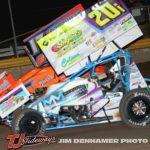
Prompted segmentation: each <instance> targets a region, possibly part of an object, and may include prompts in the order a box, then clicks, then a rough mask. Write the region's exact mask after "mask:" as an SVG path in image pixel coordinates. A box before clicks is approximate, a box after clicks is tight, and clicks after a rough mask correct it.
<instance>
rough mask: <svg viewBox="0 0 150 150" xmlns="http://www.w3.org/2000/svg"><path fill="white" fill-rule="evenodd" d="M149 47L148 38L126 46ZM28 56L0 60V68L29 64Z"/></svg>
mask: <svg viewBox="0 0 150 150" xmlns="http://www.w3.org/2000/svg"><path fill="white" fill-rule="evenodd" d="M143 48H150V38H147V39H141V40H138V41H136V42H135V43H133V44H131V45H130V46H128V47H127V49H128V50H133V49H143ZM31 64H32V62H31V60H30V59H29V57H27V56H26V57H18V58H11V59H4V60H0V69H5V68H13V67H21V66H26V65H31Z"/></svg>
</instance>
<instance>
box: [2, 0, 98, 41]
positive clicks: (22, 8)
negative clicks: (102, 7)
mask: <svg viewBox="0 0 150 150" xmlns="http://www.w3.org/2000/svg"><path fill="white" fill-rule="evenodd" d="M1 1H2V2H0V18H1V21H0V41H2V40H4V39H6V38H9V37H11V36H12V29H11V22H10V16H9V9H8V0H1ZM10 2H11V7H12V13H13V18H14V25H15V30H16V35H18V34H22V33H24V32H27V31H30V30H32V29H36V28H39V27H41V26H44V25H45V24H47V23H49V22H50V21H52V20H53V19H55V18H56V17H58V16H60V15H61V14H63V13H65V12H66V11H68V10H69V9H71V8H73V7H74V6H76V5H77V4H79V3H82V4H83V5H84V7H85V8H88V7H89V6H90V5H92V4H94V3H96V2H97V0H10Z"/></svg>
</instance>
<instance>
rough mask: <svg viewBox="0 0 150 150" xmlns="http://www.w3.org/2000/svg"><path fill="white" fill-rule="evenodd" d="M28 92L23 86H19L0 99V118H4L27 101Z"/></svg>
mask: <svg viewBox="0 0 150 150" xmlns="http://www.w3.org/2000/svg"><path fill="white" fill-rule="evenodd" d="M29 95H30V94H29V92H28V91H27V89H26V88H25V86H24V85H22V84H21V85H19V86H18V87H16V88H15V89H14V90H12V91H10V92H9V93H8V94H6V95H5V96H3V97H2V98H0V117H1V118H5V117H6V116H8V115H9V114H11V113H12V112H13V111H15V110H16V109H17V108H19V107H20V106H22V105H23V104H24V103H26V102H27V101H28V100H29Z"/></svg>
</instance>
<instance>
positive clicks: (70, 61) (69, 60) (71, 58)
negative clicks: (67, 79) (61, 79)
mask: <svg viewBox="0 0 150 150" xmlns="http://www.w3.org/2000/svg"><path fill="white" fill-rule="evenodd" d="M79 58H80V54H79V53H78V54H75V55H73V56H69V57H68V58H64V59H63V60H62V62H61V66H62V67H63V68H65V67H66V66H70V65H71V64H73V63H74V62H75V61H77V60H78V59H79Z"/></svg>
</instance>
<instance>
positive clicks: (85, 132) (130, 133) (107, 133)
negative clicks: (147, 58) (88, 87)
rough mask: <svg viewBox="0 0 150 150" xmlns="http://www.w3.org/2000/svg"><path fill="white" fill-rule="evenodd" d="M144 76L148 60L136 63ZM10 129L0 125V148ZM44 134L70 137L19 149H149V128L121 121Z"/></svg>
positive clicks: (148, 72) (148, 69)
mask: <svg viewBox="0 0 150 150" xmlns="http://www.w3.org/2000/svg"><path fill="white" fill-rule="evenodd" d="M138 66H139V68H140V70H141V72H142V74H143V76H144V77H150V62H148V63H144V64H139V65H138ZM9 134H11V130H10V129H9V128H8V127H6V126H4V125H1V126H0V150H7V146H8V140H7V136H8V135H9ZM46 135H47V136H49V137H51V136H55V137H56V139H57V141H59V140H60V139H71V140H72V142H71V143H69V144H60V143H58V142H57V143H54V144H47V143H45V144H41V145H36V146H30V147H22V148H21V150H77V149H79V150H149V149H150V128H143V129H135V128H130V127H127V126H126V125H124V124H123V123H122V122H118V123H112V124H105V125H94V126H87V127H78V128H70V129H61V130H57V131H48V132H46ZM78 138H79V139H100V140H102V139H117V140H118V141H119V142H118V143H114V144H109V143H107V144H102V143H99V144H75V143H74V140H75V139H78ZM124 139H126V140H133V139H146V140H147V141H148V143H145V144H141V143H139V142H138V143H136V144H134V143H132V144H130V143H127V142H126V143H121V141H122V140H124Z"/></svg>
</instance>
